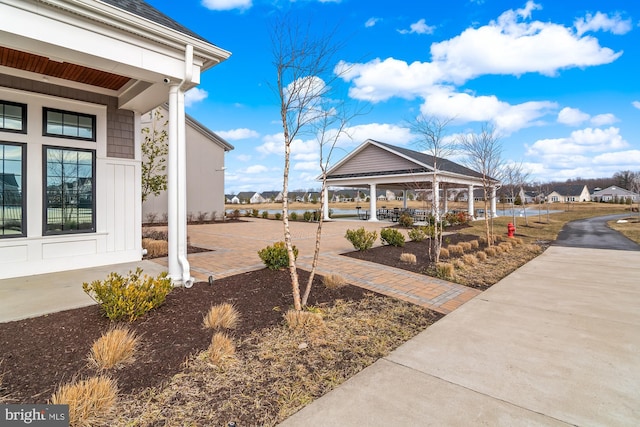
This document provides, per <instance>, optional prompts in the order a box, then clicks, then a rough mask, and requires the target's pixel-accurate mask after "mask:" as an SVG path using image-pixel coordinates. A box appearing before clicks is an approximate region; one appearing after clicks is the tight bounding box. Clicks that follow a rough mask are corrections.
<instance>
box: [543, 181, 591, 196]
mask: <svg viewBox="0 0 640 427" xmlns="http://www.w3.org/2000/svg"><path fill="white" fill-rule="evenodd" d="M585 187H586V185H585V184H560V185H554V186H553V188H552V189H551V192H550V193H553V192H556V193H558V194H560V195H561V196H579V195H581V194H582V192H583V191H584V189H585Z"/></svg>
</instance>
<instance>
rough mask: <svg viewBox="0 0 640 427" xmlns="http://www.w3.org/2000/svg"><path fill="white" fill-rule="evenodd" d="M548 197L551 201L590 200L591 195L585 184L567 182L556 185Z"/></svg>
mask: <svg viewBox="0 0 640 427" xmlns="http://www.w3.org/2000/svg"><path fill="white" fill-rule="evenodd" d="M546 198H547V201H548V202H550V203H557V202H560V203H569V202H588V201H590V200H591V195H590V194H589V189H588V188H587V186H586V185H584V184H565V185H556V186H554V187H553V190H552V191H551V192H550V193H549V194H547V196H546Z"/></svg>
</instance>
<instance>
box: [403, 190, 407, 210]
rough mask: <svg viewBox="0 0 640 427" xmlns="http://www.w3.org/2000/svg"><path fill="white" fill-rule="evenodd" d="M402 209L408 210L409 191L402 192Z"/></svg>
mask: <svg viewBox="0 0 640 427" xmlns="http://www.w3.org/2000/svg"><path fill="white" fill-rule="evenodd" d="M402 207H403V208H404V209H407V190H402Z"/></svg>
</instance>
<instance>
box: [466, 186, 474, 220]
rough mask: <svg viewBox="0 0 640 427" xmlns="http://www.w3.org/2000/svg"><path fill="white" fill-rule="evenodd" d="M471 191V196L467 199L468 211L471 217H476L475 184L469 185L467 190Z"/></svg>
mask: <svg viewBox="0 0 640 427" xmlns="http://www.w3.org/2000/svg"><path fill="white" fill-rule="evenodd" d="M467 191H468V192H469V197H468V200H467V213H468V214H469V216H470V217H471V219H474V215H473V214H474V211H473V209H474V207H473V185H470V186H469V189H468V190H467Z"/></svg>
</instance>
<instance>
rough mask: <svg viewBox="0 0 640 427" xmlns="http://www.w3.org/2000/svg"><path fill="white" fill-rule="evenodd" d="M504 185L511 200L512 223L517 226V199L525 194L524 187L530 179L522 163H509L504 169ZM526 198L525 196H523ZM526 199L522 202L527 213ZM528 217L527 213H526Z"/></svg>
mask: <svg viewBox="0 0 640 427" xmlns="http://www.w3.org/2000/svg"><path fill="white" fill-rule="evenodd" d="M502 178H503V179H502V184H503V187H504V188H505V189H506V190H507V194H508V195H509V197H510V198H511V214H512V222H513V225H514V226H515V225H516V208H515V205H516V203H515V202H516V198H517V197H518V196H519V195H520V193H521V192H524V189H523V188H524V185H525V183H526V182H527V180H528V178H529V172H527V171H525V170H524V166H523V165H522V163H509V164H507V165H505V166H504V167H503V169H502ZM523 196H524V194H523ZM525 199H526V197H521V198H520V202H521V203H522V206H523V209H525V212H526V206H524V205H525V204H526V202H525ZM525 217H526V213H525Z"/></svg>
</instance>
